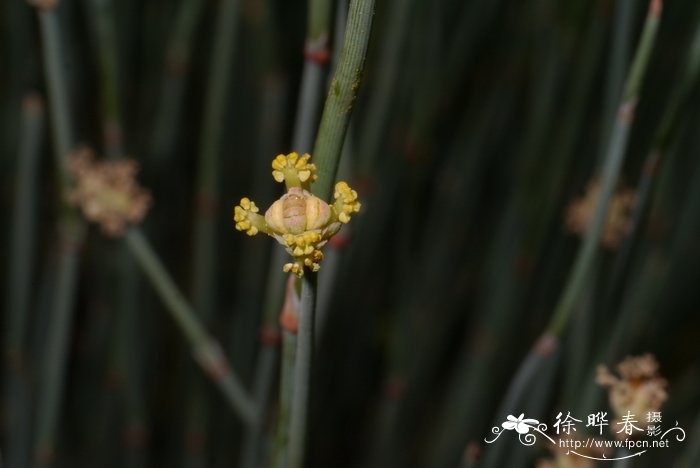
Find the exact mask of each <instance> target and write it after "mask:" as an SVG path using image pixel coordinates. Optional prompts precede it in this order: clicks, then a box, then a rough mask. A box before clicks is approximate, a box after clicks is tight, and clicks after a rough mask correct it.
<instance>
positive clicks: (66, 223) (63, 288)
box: [34, 7, 85, 467]
mask: <svg viewBox="0 0 700 468" xmlns="http://www.w3.org/2000/svg"><path fill="white" fill-rule="evenodd" d="M37 11H38V15H39V28H40V33H41V40H42V45H43V47H42V50H43V62H44V69H45V73H46V84H47V90H48V102H49V112H50V117H51V129H52V136H53V146H54V157H55V165H56V174H57V177H58V180H59V182H60V187H61V190H62V191H64V192H65V190H66V189H67V188H68V187H69V185H70V176H69V174H68V172H67V171H66V168H65V161H66V159H67V158H68V156H69V154H70V151H71V148H72V139H73V129H72V128H71V122H72V121H71V113H70V110H69V105H68V86H67V83H66V76H65V72H64V65H63V51H62V45H61V34H60V28H59V23H58V17H57V14H56V11H55V10H54V8H53V7H49V8H39V9H38V10H37ZM84 237H85V226H84V223H83V222H82V220H81V219H80V218H79V217H78V215H77V213H76V212H75V210H73V209H71V208H70V207H68V206H66V205H65V203H64V204H62V206H61V212H60V218H59V259H58V271H57V278H58V281H57V283H56V284H55V286H54V290H53V293H52V294H53V297H52V303H51V315H50V323H49V326H48V327H49V328H48V329H49V330H50V332H49V336H48V339H47V346H46V350H45V352H46V355H45V360H44V368H43V375H42V382H41V387H42V389H43V391H42V392H41V393H40V395H39V401H38V403H37V412H36V417H37V426H36V434H35V447H34V456H35V466H36V467H43V466H50V464H51V463H52V460H53V451H54V445H55V439H56V432H57V427H58V416H59V411H60V408H59V403H60V401H61V398H62V393H63V386H64V380H65V363H66V358H67V354H68V343H69V341H70V330H71V322H72V319H73V307H74V301H75V286H76V283H77V273H78V263H79V262H78V259H79V251H80V248H81V246H82V244H83V240H84Z"/></svg>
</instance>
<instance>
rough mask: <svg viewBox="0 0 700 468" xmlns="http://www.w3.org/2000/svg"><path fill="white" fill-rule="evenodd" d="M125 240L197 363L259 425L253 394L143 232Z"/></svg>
mask: <svg viewBox="0 0 700 468" xmlns="http://www.w3.org/2000/svg"><path fill="white" fill-rule="evenodd" d="M124 239H125V241H126V243H127V245H128V246H129V248H130V249H131V252H132V254H133V255H134V256H135V257H136V260H137V262H138V263H139V265H140V266H141V268H142V269H143V271H144V273H145V274H146V276H147V277H148V279H149V280H150V281H151V283H152V285H153V287H154V288H155V289H156V292H157V293H158V295H159V296H160V298H161V300H162V301H163V303H164V305H165V306H166V308H167V310H168V312H170V314H171V316H172V317H173V319H174V320H175V322H176V324H177V325H178V327H179V328H180V329H181V330H182V332H183V333H184V335H185V337H186V338H187V340H188V341H189V343H190V345H191V346H192V350H193V353H194V357H195V360H196V361H197V363H198V364H199V365H200V366H201V367H202V369H203V370H204V372H205V373H206V374H207V375H208V376H209V377H210V378H211V379H212V380H213V381H214V383H215V384H216V385H217V386H218V388H219V390H220V391H221V392H222V393H223V395H224V397H225V398H226V400H227V401H228V402H229V404H230V405H231V407H232V408H233V410H234V411H235V412H236V413H237V414H238V416H239V417H240V418H241V419H242V420H243V421H244V422H245V423H246V424H250V425H253V424H255V422H256V419H257V410H256V407H255V403H254V402H253V400H252V398H251V396H250V395H249V394H248V393H247V392H246V390H245V388H244V387H243V385H242V383H241V382H240V380H239V379H238V377H237V376H236V375H235V374H234V373H233V371H232V370H231V369H230V367H229V365H228V362H227V360H226V357H225V355H224V354H223V352H222V350H221V346H220V345H219V343H218V342H217V341H216V340H215V339H213V338H212V337H211V336H210V335H209V333H208V332H207V331H206V330H205V328H204V326H203V325H202V323H201V322H200V320H199V319H198V318H197V315H196V314H195V313H194V311H193V310H192V308H191V307H190V305H189V304H188V303H187V301H186V300H185V298H184V297H183V296H182V293H180V291H179V290H178V288H177V286H175V283H174V282H173V280H172V278H171V277H170V275H169V274H168V273H167V271H166V270H165V268H164V267H163V265H162V263H161V262H160V260H159V259H158V257H157V255H156V254H155V252H154V251H153V249H152V248H151V246H150V244H149V243H148V241H147V240H146V238H145V237H144V235H143V233H142V232H141V231H140V230H138V229H137V228H131V229H129V230H128V231H127V232H126V234H125V236H124Z"/></svg>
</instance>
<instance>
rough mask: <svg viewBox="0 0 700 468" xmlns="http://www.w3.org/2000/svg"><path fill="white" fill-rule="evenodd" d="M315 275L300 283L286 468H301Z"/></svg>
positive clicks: (302, 464) (314, 299)
mask: <svg viewBox="0 0 700 468" xmlns="http://www.w3.org/2000/svg"><path fill="white" fill-rule="evenodd" d="M316 282H317V275H316V274H312V273H308V274H306V275H304V277H303V278H302V283H301V304H300V306H299V331H298V335H297V349H296V359H295V369H294V393H293V396H292V413H291V418H290V421H289V455H288V460H289V468H301V467H302V466H305V465H304V452H305V447H306V436H307V429H308V428H307V420H308V413H309V400H310V395H311V377H312V376H311V372H312V368H313V354H314V324H315V314H316V286H317V284H316Z"/></svg>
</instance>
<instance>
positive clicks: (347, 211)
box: [233, 153, 361, 277]
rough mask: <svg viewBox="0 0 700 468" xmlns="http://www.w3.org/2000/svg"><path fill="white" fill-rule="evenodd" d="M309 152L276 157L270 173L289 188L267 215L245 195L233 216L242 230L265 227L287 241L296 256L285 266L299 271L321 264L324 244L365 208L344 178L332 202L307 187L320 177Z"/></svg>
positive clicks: (250, 232)
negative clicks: (316, 194) (326, 200)
mask: <svg viewBox="0 0 700 468" xmlns="http://www.w3.org/2000/svg"><path fill="white" fill-rule="evenodd" d="M310 157H311V156H309V155H308V154H304V155H303V156H301V157H299V155H298V154H297V153H290V154H288V155H279V156H277V157H276V158H275V159H274V160H273V161H272V177H273V178H274V179H275V180H276V181H277V182H284V183H285V185H286V187H287V193H285V194H284V195H282V196H281V197H280V199H279V200H277V201H275V202H274V203H273V204H272V205H271V206H270V208H268V210H267V211H266V212H265V215H264V216H261V215H259V214H258V211H259V210H258V207H257V206H256V205H255V203H253V202H252V201H250V200H249V199H248V198H243V199H241V203H240V204H239V205H238V206H236V207H235V208H234V216H233V219H234V221H235V222H236V229H238V230H239V231H244V232H246V233H247V234H248V235H250V236H254V235H255V234H257V233H258V232H264V233H265V234H267V235H269V236H272V237H274V238H275V239H276V240H277V242H279V243H280V244H281V245H282V246H284V248H285V249H286V250H287V252H288V253H289V255H291V256H292V257H293V262H290V263H287V264H285V265H284V266H283V267H282V269H283V271H285V272H287V273H290V272H291V273H294V274H295V275H297V276H298V277H302V276H303V275H304V269H305V268H308V269H309V270H311V271H313V272H316V271H318V270H319V269H320V268H321V265H320V262H321V260H323V252H322V251H321V248H322V247H323V246H324V245H325V244H326V243H327V242H328V240H329V239H330V238H331V237H333V236H334V235H335V234H336V233H337V232H338V231H339V230H340V227H341V225H342V223H347V222H349V221H350V218H351V217H352V215H353V214H355V213H357V212H359V211H360V208H361V205H360V202H359V201H358V200H357V192H355V191H354V190H352V189H351V188H350V187H349V186H348V184H347V183H345V182H338V183H337V184H336V186H335V194H334V199H335V201H334V202H333V204H332V205H329V204H328V203H326V202H325V201H323V200H321V199H320V198H318V197H317V196H315V195H313V194H312V193H311V192H310V191H309V190H308V189H309V186H310V185H311V183H313V182H314V181H315V180H316V174H315V172H316V166H315V165H314V164H311V163H309V159H310Z"/></svg>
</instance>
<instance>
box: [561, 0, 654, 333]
mask: <svg viewBox="0 0 700 468" xmlns="http://www.w3.org/2000/svg"><path fill="white" fill-rule="evenodd" d="M661 8H662V2H661V0H652V1H651V2H650V4H649V12H648V14H647V19H646V22H645V24H644V30H643V31H642V37H641V40H640V42H639V45H638V47H637V52H636V53H635V57H634V61H633V62H632V66H631V68H630V71H629V74H628V76H627V81H626V83H625V89H624V93H623V96H622V101H621V102H620V105H619V107H618V115H617V119H616V121H615V125H614V127H613V130H612V137H611V140H610V145H609V147H608V151H607V155H606V158H605V164H604V166H603V175H602V178H601V188H600V198H599V199H598V203H597V205H596V209H595V213H594V215H593V219H592V221H591V225H590V226H589V229H588V231H587V232H586V235H585V237H584V239H583V245H582V246H581V248H580V249H579V252H578V255H577V257H576V261H575V263H574V266H573V267H572V270H571V273H570V276H569V279H568V281H567V283H566V287H565V289H564V292H563V293H562V296H561V298H560V299H559V303H558V304H557V307H556V309H555V311H554V315H553V317H552V320H551V322H550V325H549V329H550V330H551V331H552V333H554V334H555V335H560V334H561V333H563V332H564V330H565V328H566V326H567V324H568V322H569V319H570V317H571V313H572V311H573V309H574V307H575V305H576V304H577V303H578V301H579V299H580V298H581V294H582V293H583V291H584V289H585V285H586V280H587V278H588V275H589V274H590V272H591V269H592V267H593V265H594V261H595V257H596V254H597V252H598V244H599V242H600V235H601V233H602V231H603V227H604V225H605V220H606V217H607V213H608V201H609V200H610V197H611V195H612V193H613V191H614V190H615V185H616V184H617V179H618V176H619V174H620V169H621V168H622V162H623V161H624V157H625V151H626V149H627V140H628V137H629V131H630V128H631V126H632V122H633V121H634V112H635V109H636V107H637V101H638V98H639V91H640V89H641V86H642V82H643V80H644V76H645V73H646V70H647V66H648V64H649V57H650V56H651V51H652V49H653V46H654V42H655V41H656V32H657V30H658V25H659V19H660V17H661Z"/></svg>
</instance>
